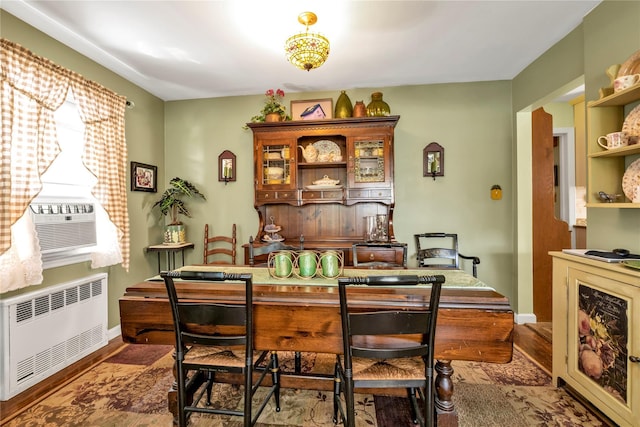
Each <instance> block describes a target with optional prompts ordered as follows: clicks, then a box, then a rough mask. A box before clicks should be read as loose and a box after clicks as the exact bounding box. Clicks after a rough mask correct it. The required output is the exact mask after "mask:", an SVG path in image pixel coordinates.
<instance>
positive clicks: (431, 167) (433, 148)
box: [422, 142, 444, 181]
mask: <svg viewBox="0 0 640 427" xmlns="http://www.w3.org/2000/svg"><path fill="white" fill-rule="evenodd" d="M422 174H423V176H430V177H433V180H434V181H435V180H436V176H444V147H442V146H441V145H440V144H438V143H437V142H432V143H431V144H429V145H427V146H426V147H424V149H423V150H422Z"/></svg>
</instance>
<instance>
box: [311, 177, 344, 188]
mask: <svg viewBox="0 0 640 427" xmlns="http://www.w3.org/2000/svg"><path fill="white" fill-rule="evenodd" d="M338 184H340V180H339V179H331V178H329V176H328V175H325V176H323V177H322V179H316V180H315V181H313V185H327V186H328V185H338Z"/></svg>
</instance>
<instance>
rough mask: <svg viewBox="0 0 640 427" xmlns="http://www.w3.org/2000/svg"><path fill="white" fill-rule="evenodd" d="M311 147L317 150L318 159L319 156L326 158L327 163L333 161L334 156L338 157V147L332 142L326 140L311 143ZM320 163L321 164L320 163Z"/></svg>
mask: <svg viewBox="0 0 640 427" xmlns="http://www.w3.org/2000/svg"><path fill="white" fill-rule="evenodd" d="M313 146H314V147H315V148H316V150H318V158H320V156H325V155H326V156H327V159H328V161H329V162H330V161H334V160H333V159H334V158H335V157H336V156H340V147H339V146H338V144H336V143H335V142H333V141H329V140H328V139H323V140H321V141H316V142H314V143H313ZM320 163H322V162H320Z"/></svg>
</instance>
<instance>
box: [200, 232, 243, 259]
mask: <svg viewBox="0 0 640 427" xmlns="http://www.w3.org/2000/svg"><path fill="white" fill-rule="evenodd" d="M236 244H237V240H236V225H235V224H233V227H231V237H229V236H209V224H205V225H204V250H203V252H204V261H203V263H204V264H235V263H236ZM218 255H226V256H228V257H229V258H230V259H229V260H225V259H220V258H219V257H218Z"/></svg>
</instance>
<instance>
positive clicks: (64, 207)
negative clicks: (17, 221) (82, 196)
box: [30, 199, 96, 255]
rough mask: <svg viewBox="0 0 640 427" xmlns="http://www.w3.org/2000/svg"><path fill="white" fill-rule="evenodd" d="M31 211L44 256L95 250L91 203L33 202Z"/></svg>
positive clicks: (74, 200)
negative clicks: (92, 247) (79, 250)
mask: <svg viewBox="0 0 640 427" xmlns="http://www.w3.org/2000/svg"><path fill="white" fill-rule="evenodd" d="M30 210H31V215H32V217H33V222H34V224H35V226H36V232H37V233H38V239H39V240H40V250H41V251H42V254H43V255H46V254H53V253H58V252H67V251H75V250H77V249H81V248H86V247H90V246H95V244H96V212H95V206H94V204H93V202H91V201H84V200H79V199H64V200H63V199H36V200H35V201H34V202H32V203H31V205H30Z"/></svg>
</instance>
